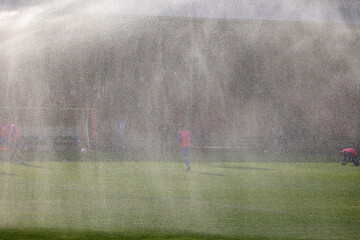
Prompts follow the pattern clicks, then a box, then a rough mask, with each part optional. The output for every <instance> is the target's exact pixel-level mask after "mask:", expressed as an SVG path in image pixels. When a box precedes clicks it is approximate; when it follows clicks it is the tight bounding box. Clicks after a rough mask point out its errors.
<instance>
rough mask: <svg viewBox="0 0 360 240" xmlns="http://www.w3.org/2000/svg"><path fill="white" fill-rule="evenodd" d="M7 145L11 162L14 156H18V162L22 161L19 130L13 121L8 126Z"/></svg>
mask: <svg viewBox="0 0 360 240" xmlns="http://www.w3.org/2000/svg"><path fill="white" fill-rule="evenodd" d="M8 139H9V146H10V150H11V152H10V161H11V162H12V161H13V159H14V158H15V157H17V158H18V160H19V163H23V161H22V153H21V144H20V132H19V129H18V127H17V126H16V124H15V123H13V124H12V125H11V127H10V133H9V138H8Z"/></svg>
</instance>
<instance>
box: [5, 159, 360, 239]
mask: <svg viewBox="0 0 360 240" xmlns="http://www.w3.org/2000/svg"><path fill="white" fill-rule="evenodd" d="M1 154H2V155H1V161H0V186H1V190H0V216H1V217H0V239H359V236H360V230H359V228H360V185H359V183H360V167H355V166H353V165H352V164H348V165H346V166H341V165H340V157H339V156H336V155H335V156H327V155H291V154H279V155H276V154H235V153H228V154H221V153H204V154H200V153H199V154H193V156H192V159H191V160H192V171H191V172H190V173H186V171H185V164H184V163H183V162H182V159H181V157H180V156H177V155H169V156H161V155H151V156H148V155H146V154H139V155H130V154H127V155H113V154H104V153H95V152H89V153H87V154H75V153H46V152H40V153H25V157H24V159H25V160H26V164H25V165H21V164H14V163H13V164H11V163H10V162H9V161H8V156H7V153H1ZM64 159H66V160H68V161H66V162H64V161H63V160H64Z"/></svg>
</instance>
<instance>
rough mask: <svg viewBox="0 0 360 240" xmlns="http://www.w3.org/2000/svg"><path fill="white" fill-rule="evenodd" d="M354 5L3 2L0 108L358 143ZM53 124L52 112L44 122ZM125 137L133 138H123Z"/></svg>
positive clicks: (139, 125)
mask: <svg viewBox="0 0 360 240" xmlns="http://www.w3.org/2000/svg"><path fill="white" fill-rule="evenodd" d="M358 8H359V7H358V5H357V4H356V2H354V1H346V2H343V1H314V2H309V1H260V0H259V1H215V2H210V3H208V4H205V3H203V2H202V1H188V0H184V1H170V2H169V1H166V2H165V1H150V2H144V1H135V2H129V1H110V0H108V1H101V2H99V1H74V0H69V1H50V2H48V1H32V2H24V1H23V2H22V1H5V2H3V4H2V10H1V12H0V19H1V21H0V33H1V34H0V51H1V52H2V54H1V56H0V69H1V73H0V81H1V84H2V85H3V86H4V87H3V88H2V89H1V90H0V91H1V96H2V101H1V104H2V106H10V107H18V106H22V107H83V108H84V107H92V108H96V109H97V110H98V112H99V113H100V116H101V117H100V119H99V120H100V121H101V120H102V119H103V120H104V119H110V120H114V121H115V119H118V118H124V119H126V120H127V121H128V122H131V129H133V134H134V135H138V134H140V135H141V134H142V135H143V134H145V135H152V134H153V133H154V132H156V131H157V127H158V125H159V124H160V123H161V122H169V123H172V124H173V125H176V124H177V123H179V122H184V123H186V124H187V125H188V126H189V127H190V128H191V129H192V130H193V131H194V133H195V135H196V134H197V135H199V134H200V130H201V129H202V128H204V129H205V130H206V131H207V132H209V133H211V132H216V133H217V134H218V135H219V136H222V137H227V136H232V137H233V138H239V139H240V138H250V139H261V138H263V136H264V134H266V133H267V131H268V129H269V126H270V125H271V124H275V125H278V126H280V127H282V128H283V129H284V132H285V133H286V136H287V137H288V138H290V139H294V138H295V131H296V129H300V130H301V131H303V132H304V135H306V138H307V139H314V138H322V139H335V140H354V139H355V141H356V139H357V138H358V136H357V133H354V131H355V130H356V129H358V125H359V124H358V122H359V121H358V106H357V103H358V100H359V96H358V90H359V82H358V79H359V71H360V70H359V69H360V68H359V60H358V56H359V51H360V50H359V49H360V48H359V34H360V32H359V25H358V23H359V16H358V14H357V13H356V9H358ZM58 114H59V113H57V112H56V111H54V113H53V115H54V117H55V118H56V116H57V115H58ZM129 127H130V126H129Z"/></svg>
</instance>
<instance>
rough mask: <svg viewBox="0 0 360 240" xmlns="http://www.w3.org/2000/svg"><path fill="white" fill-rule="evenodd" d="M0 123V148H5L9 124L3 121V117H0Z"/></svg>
mask: <svg viewBox="0 0 360 240" xmlns="http://www.w3.org/2000/svg"><path fill="white" fill-rule="evenodd" d="M2 120H3V121H2V123H1V124H0V149H1V150H7V147H8V137H9V124H7V123H5V119H2Z"/></svg>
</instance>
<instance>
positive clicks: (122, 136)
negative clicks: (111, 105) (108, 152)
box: [115, 121, 126, 152]
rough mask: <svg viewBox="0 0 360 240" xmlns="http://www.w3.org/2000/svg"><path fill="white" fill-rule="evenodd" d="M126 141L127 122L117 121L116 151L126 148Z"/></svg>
mask: <svg viewBox="0 0 360 240" xmlns="http://www.w3.org/2000/svg"><path fill="white" fill-rule="evenodd" d="M125 141H126V122H125V121H119V122H118V123H117V133H116V145H115V148H116V152H121V151H123V150H124V148H125Z"/></svg>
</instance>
